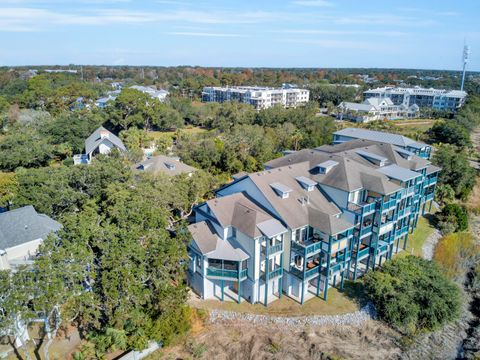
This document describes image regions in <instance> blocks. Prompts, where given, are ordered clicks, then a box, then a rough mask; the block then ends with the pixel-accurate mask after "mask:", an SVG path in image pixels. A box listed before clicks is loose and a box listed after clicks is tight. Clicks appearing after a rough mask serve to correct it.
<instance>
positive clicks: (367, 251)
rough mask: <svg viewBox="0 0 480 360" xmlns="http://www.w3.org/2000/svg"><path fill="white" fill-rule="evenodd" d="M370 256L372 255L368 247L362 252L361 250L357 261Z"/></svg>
mask: <svg viewBox="0 0 480 360" xmlns="http://www.w3.org/2000/svg"><path fill="white" fill-rule="evenodd" d="M368 254H370V247H369V246H367V247H365V248H363V249H362V250H359V251H358V252H357V259H361V258H363V257H364V256H367V255H368Z"/></svg>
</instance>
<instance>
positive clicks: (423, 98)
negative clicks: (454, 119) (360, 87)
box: [363, 86, 467, 111]
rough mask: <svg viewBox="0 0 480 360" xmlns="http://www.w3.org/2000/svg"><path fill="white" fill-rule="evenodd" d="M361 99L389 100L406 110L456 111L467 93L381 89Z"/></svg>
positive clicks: (415, 89)
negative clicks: (416, 108)
mask: <svg viewBox="0 0 480 360" xmlns="http://www.w3.org/2000/svg"><path fill="white" fill-rule="evenodd" d="M363 97H364V99H365V100H367V99H370V98H380V99H385V98H389V99H390V100H392V102H393V104H394V105H403V106H405V107H407V108H409V107H410V106H412V105H414V104H415V105H417V106H418V107H420V108H432V109H435V110H445V111H456V110H457V109H459V108H460V107H462V106H463V104H464V103H465V99H466V97H467V93H466V92H465V91H460V90H444V89H433V88H430V89H425V88H422V87H419V86H415V87H410V88H407V87H382V88H377V89H370V90H367V91H365V92H364V93H363Z"/></svg>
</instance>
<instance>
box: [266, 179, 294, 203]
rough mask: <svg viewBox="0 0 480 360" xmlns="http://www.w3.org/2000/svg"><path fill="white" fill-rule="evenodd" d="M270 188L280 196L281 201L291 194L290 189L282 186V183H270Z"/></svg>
mask: <svg viewBox="0 0 480 360" xmlns="http://www.w3.org/2000/svg"><path fill="white" fill-rule="evenodd" d="M270 186H271V187H272V189H273V190H275V192H276V193H277V195H278V196H280V197H281V198H282V199H286V198H288V195H289V194H290V193H291V192H292V189H290V188H289V187H288V186H286V185H283V184H282V183H279V182H274V183H271V184H270Z"/></svg>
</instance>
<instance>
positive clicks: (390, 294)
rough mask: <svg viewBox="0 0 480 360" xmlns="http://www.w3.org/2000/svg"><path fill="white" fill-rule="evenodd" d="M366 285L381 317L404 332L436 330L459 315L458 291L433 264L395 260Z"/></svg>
mask: <svg viewBox="0 0 480 360" xmlns="http://www.w3.org/2000/svg"><path fill="white" fill-rule="evenodd" d="M364 283H365V290H366V293H367V296H368V297H369V299H370V300H371V301H372V302H373V303H374V305H375V307H376V310H377V312H378V314H379V316H380V318H382V319H383V320H384V321H385V322H386V323H388V324H389V325H391V326H392V327H394V328H395V329H397V330H399V331H401V332H403V333H407V334H413V333H416V332H418V331H421V330H434V329H437V328H439V327H440V326H441V325H443V324H444V323H446V322H448V321H452V320H454V319H456V318H457V317H458V315H459V313H460V305H461V295H460V290H459V288H458V287H457V285H455V284H454V283H453V282H451V281H450V280H448V279H447V278H446V277H445V275H444V274H443V273H442V272H441V271H440V269H439V268H438V266H437V265H436V264H435V263H434V262H431V261H427V260H423V259H421V258H418V257H415V256H407V257H405V258H395V259H394V260H392V261H389V262H387V263H386V264H385V266H384V267H383V268H382V269H381V270H380V271H372V272H369V273H367V275H366V276H365V278H364Z"/></svg>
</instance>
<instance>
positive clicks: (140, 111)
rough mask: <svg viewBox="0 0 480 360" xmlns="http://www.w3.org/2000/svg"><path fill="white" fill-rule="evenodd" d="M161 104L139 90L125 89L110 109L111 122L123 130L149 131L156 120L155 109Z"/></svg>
mask: <svg viewBox="0 0 480 360" xmlns="http://www.w3.org/2000/svg"><path fill="white" fill-rule="evenodd" d="M159 103H160V102H159V101H158V99H152V98H151V97H150V96H149V95H148V94H145V93H143V92H141V91H139V90H136V89H130V88H126V89H123V90H122V92H121V93H120V95H118V97H117V98H116V99H115V101H114V103H113V106H112V107H109V108H108V112H109V115H110V121H111V123H112V124H113V125H115V126H118V127H120V128H122V129H123V130H127V129H128V128H129V127H132V126H135V127H137V128H145V129H149V128H150V126H151V124H152V119H153V118H155V114H154V111H153V107H154V106H155V105H157V106H158V104H159Z"/></svg>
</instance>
